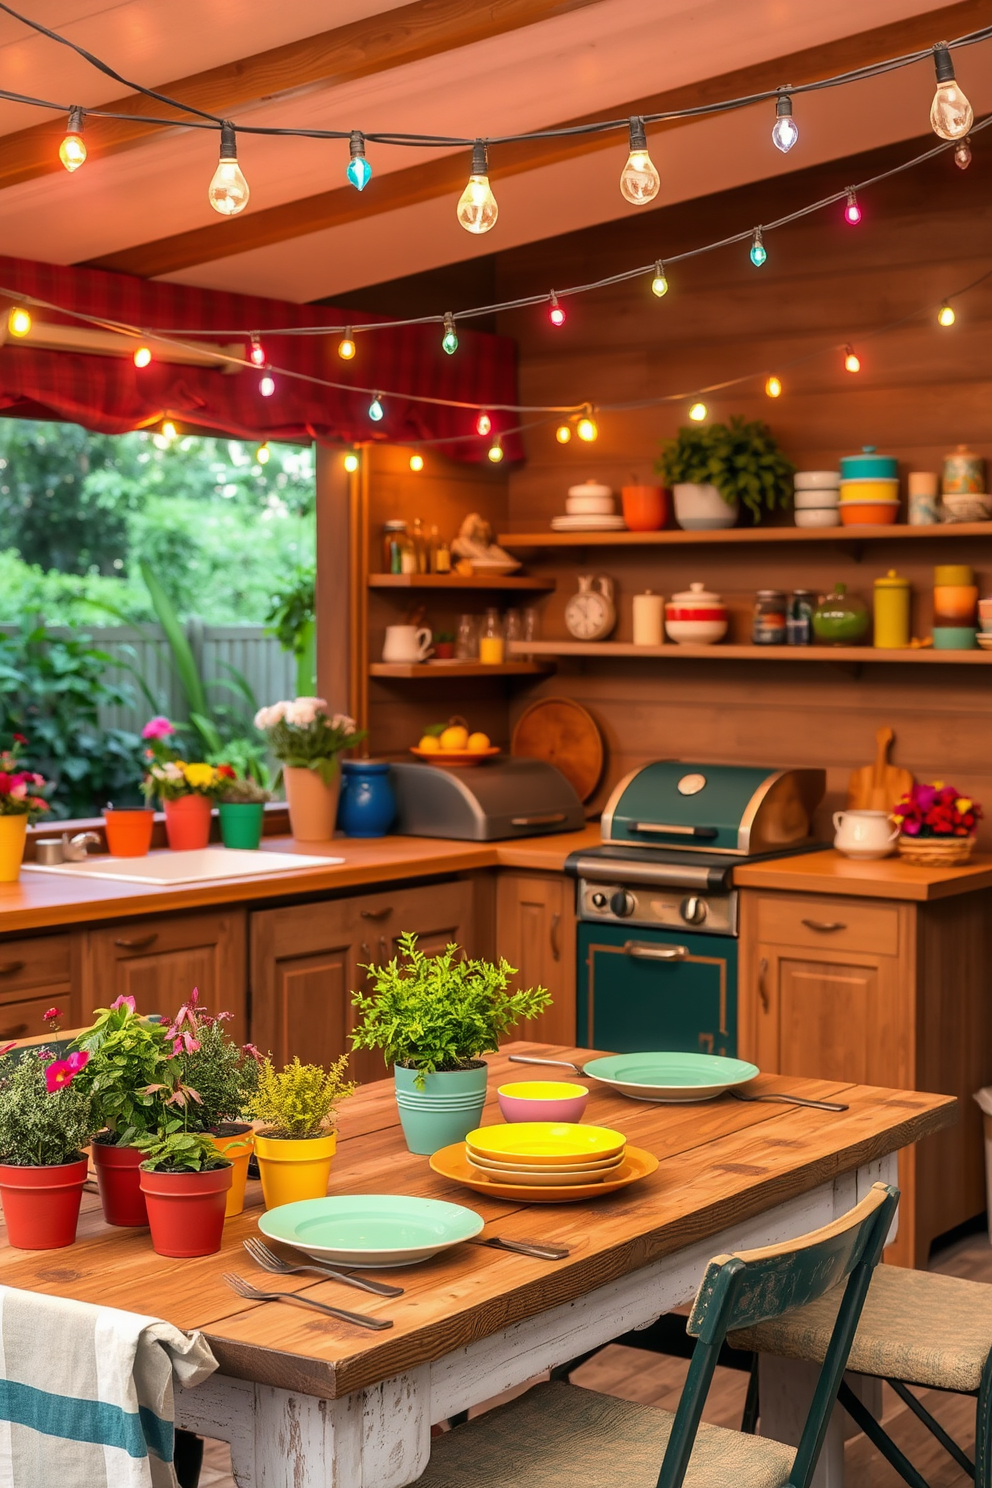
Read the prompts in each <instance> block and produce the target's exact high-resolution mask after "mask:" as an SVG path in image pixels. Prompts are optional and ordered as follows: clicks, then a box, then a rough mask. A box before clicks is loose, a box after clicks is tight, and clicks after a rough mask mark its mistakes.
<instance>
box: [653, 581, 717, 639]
mask: <svg viewBox="0 0 992 1488" xmlns="http://www.w3.org/2000/svg"><path fill="white" fill-rule="evenodd" d="M728 623H729V622H728V616H727V606H726V605H725V604H724V602H723V600H722V599H721V598H720V596H719V594H713V593H712V592H711V591H710V590H709V589H707V588H706V586H705V585H704V584H700V583H692V584H690V585H689V587H688V589H684V590H682V592H681V593H679V594H673V595H672V597H671V599H670V600H669V602H668V604H666V606H665V628H666V630H667V631H668V634H669V636H670V637H671V639H672V640H673V641H677V642H678V643H679V644H680V645H683V646H685V645H689V646H692V645H695V646H711V645H713V643H714V642H715V641H722V640H723V638H724V636H725V635H726V634H727V626H728Z"/></svg>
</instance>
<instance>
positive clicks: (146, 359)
mask: <svg viewBox="0 0 992 1488" xmlns="http://www.w3.org/2000/svg"><path fill="white" fill-rule="evenodd" d="M151 359H152V354H151V350H150V348H149V347H147V346H139V347H138V349H137V351H136V352H135V353H134V356H133V357H132V358H131V360H132V361H133V362H134V365H135V366H136V367H147V366H148V364H149V363H150V361H151Z"/></svg>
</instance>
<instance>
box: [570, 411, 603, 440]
mask: <svg viewBox="0 0 992 1488" xmlns="http://www.w3.org/2000/svg"><path fill="white" fill-rule="evenodd" d="M575 432H576V434H578V436H579V438H580V439H584V440H585V442H586V444H592V442H593V440H594V439H596V438H598V436H599V428H598V426H597V424H596V420H595V419H594V418H593V417H592V416H591V415H590V414H588V413H587V414H586V415H585V416H584V417H583V418H580V419H579V422H578V423H577V424H576V426H575Z"/></svg>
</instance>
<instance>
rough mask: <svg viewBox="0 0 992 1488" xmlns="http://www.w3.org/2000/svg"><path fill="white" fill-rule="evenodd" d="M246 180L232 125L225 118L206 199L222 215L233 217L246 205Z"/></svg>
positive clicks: (247, 194)
mask: <svg viewBox="0 0 992 1488" xmlns="http://www.w3.org/2000/svg"><path fill="white" fill-rule="evenodd" d="M249 195H250V192H249V190H248V182H247V181H246V180H245V178H244V175H243V173H242V170H241V167H240V166H239V165H238V142H237V139H236V137H235V133H234V125H233V124H231V123H230V122H229V121H228V120H225V121H224V123H223V124H221V126H220V162H219V164H218V166H217V169H216V170H215V171H214V174H213V178H212V180H211V182H210V185H209V186H208V187H207V200H208V201H209V202H210V205H211V206H212V207H213V209H214V211H215V212H219V213H220V214H221V216H222V217H234V216H235V215H236V214H237V213H238V212H243V211H244V209H245V207H246V206H247V205H248V197H249Z"/></svg>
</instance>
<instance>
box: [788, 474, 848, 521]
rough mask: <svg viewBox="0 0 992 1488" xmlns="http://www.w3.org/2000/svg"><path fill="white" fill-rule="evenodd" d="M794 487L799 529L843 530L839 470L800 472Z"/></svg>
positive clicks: (795, 476)
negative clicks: (836, 528) (839, 528)
mask: <svg viewBox="0 0 992 1488" xmlns="http://www.w3.org/2000/svg"><path fill="white" fill-rule="evenodd" d="M793 486H794V489H795V506H796V512H795V516H796V526H797V527H839V526H840V509H839V508H840V471H839V470H797V471H796V474H795V475H794V477H793Z"/></svg>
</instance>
